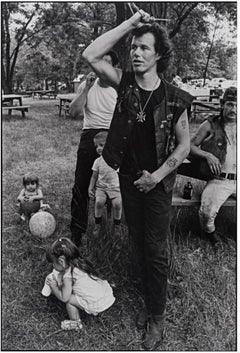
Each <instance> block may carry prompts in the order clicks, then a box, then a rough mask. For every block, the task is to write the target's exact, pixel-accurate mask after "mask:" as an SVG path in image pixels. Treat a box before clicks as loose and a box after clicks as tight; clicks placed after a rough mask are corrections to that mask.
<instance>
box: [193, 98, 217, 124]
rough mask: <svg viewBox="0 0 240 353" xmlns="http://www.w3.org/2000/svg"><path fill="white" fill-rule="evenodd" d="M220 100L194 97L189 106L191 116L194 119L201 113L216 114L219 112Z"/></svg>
mask: <svg viewBox="0 0 240 353" xmlns="http://www.w3.org/2000/svg"><path fill="white" fill-rule="evenodd" d="M220 107H221V106H220V102H219V101H217V102H212V101H211V102H206V101H200V100H198V99H194V100H193V101H192V106H191V118H193V119H196V117H197V115H199V114H202V113H209V114H217V113H220Z"/></svg>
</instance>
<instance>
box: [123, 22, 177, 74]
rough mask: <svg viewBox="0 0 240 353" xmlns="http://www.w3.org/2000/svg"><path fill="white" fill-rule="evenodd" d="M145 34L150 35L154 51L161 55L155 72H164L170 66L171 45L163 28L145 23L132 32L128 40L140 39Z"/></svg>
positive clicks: (156, 24) (155, 24)
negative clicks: (153, 41)
mask: <svg viewBox="0 0 240 353" xmlns="http://www.w3.org/2000/svg"><path fill="white" fill-rule="evenodd" d="M145 33H152V34H153V36H154V38H155V44H154V47H155V51H156V53H158V54H160V55H161V58H160V59H159V60H158V62H157V72H158V73H162V72H164V71H165V70H166V69H167V68H168V66H169V65H170V61H171V58H172V45H171V42H170V39H169V37H168V33H167V31H166V29H165V28H163V27H161V26H160V25H159V24H158V23H152V24H149V23H146V24H144V25H142V26H141V27H139V28H135V29H133V30H132V32H131V35H130V40H132V38H133V36H135V37H141V36H142V35H144V34H145Z"/></svg>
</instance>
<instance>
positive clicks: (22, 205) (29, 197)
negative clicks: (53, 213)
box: [15, 173, 50, 221]
mask: <svg viewBox="0 0 240 353" xmlns="http://www.w3.org/2000/svg"><path fill="white" fill-rule="evenodd" d="M23 186H24V188H23V189H22V190H21V192H20V194H19V195H18V198H17V200H18V206H19V213H16V214H15V215H16V216H17V217H18V220H19V221H21V220H23V221H25V220H26V219H29V218H30V217H31V215H32V214H33V213H36V212H38V211H39V210H40V209H42V210H46V209H49V208H50V207H49V205H48V204H43V193H42V190H41V189H40V187H39V178H38V176H37V175H35V174H32V173H28V174H26V175H24V177H23Z"/></svg>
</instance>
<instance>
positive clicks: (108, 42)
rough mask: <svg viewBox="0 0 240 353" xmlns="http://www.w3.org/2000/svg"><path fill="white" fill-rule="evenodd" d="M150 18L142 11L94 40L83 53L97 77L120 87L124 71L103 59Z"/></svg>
mask: <svg viewBox="0 0 240 353" xmlns="http://www.w3.org/2000/svg"><path fill="white" fill-rule="evenodd" d="M148 17H150V16H149V15H148V14H147V13H145V12H144V11H142V10H140V12H136V13H135V14H134V15H133V16H132V17H131V18H129V19H128V20H126V21H124V22H122V23H121V24H120V25H119V26H117V27H115V28H114V29H112V30H110V31H108V32H106V33H104V34H103V35H101V36H100V37H98V38H97V39H96V40H94V42H92V43H91V44H90V45H89V46H88V47H87V48H86V49H85V50H84V52H83V57H84V58H85V59H86V61H87V62H88V63H89V65H90V66H91V68H92V69H93V71H94V72H96V74H97V76H99V77H100V78H102V79H103V80H104V81H105V82H106V83H108V84H109V85H110V86H112V87H113V88H115V89H117V88H118V86H119V83H120V80H121V77H122V71H121V70H119V69H116V68H114V67H112V66H111V65H110V64H109V63H107V62H106V61H104V60H103V57H104V55H106V54H107V53H108V52H109V51H110V50H111V49H112V48H113V47H114V45H115V44H116V43H117V42H118V41H119V40H120V39H121V38H123V37H124V36H125V35H126V34H128V33H129V32H130V31H131V30H133V29H134V28H135V27H137V26H138V25H139V24H140V22H141V21H145V22H147V19H148Z"/></svg>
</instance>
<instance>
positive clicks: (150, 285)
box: [83, 10, 192, 350]
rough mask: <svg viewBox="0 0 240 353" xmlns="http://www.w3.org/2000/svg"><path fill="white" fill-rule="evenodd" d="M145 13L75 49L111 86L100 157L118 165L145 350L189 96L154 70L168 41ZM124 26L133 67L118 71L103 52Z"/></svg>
mask: <svg viewBox="0 0 240 353" xmlns="http://www.w3.org/2000/svg"><path fill="white" fill-rule="evenodd" d="M149 20H150V16H149V15H148V14H147V13H146V12H144V11H142V10H140V11H139V12H137V13H136V14H134V15H133V16H132V17H131V18H130V19H128V20H126V21H124V22H123V23H122V24H120V25H119V26H118V27H116V28H114V29H112V30H110V31H109V32H107V33H105V34H103V35H102V36H100V37H99V38H97V39H96V40H95V41H94V42H93V43H91V44H90V46H89V47H88V48H86V50H85V51H84V53H83V56H84V57H85V59H86V60H87V61H88V63H89V64H90V65H91V67H92V69H93V70H94V71H95V72H96V74H97V75H98V76H99V77H101V78H102V79H103V80H104V81H105V82H107V83H108V84H109V85H111V86H112V87H114V88H115V89H117V90H118V101H117V105H116V108H115V111H114V116H113V120H112V123H111V126H110V130H109V134H108V138H107V141H106V145H105V147H104V150H103V158H104V159H105V161H106V162H107V163H108V164H109V165H110V166H111V167H112V168H114V169H116V170H117V169H118V168H120V171H119V178H120V188H121V194H122V199H123V207H124V210H125V216H126V221H127V225H128V229H129V234H130V236H132V238H133V240H134V242H135V245H136V249H137V250H138V251H139V253H140V254H141V256H142V258H141V264H142V265H143V271H142V281H143V285H144V292H145V293H144V294H145V306H144V307H143V308H142V310H141V311H140V312H139V315H138V318H137V326H138V327H139V328H145V327H147V331H146V333H145V336H144V342H143V345H144V348H145V349H150V350H153V349H155V348H156V347H157V346H158V345H159V343H160V342H161V340H162V335H163V329H164V317H165V309H166V297H167V276H168V271H169V265H168V251H167V234H168V231H169V223H170V211H171V203H172V189H173V185H174V182H175V177H176V168H177V166H178V165H179V164H180V163H182V161H183V160H184V159H185V158H186V156H187V155H188V153H189V150H190V137H189V128H188V118H187V111H186V109H187V108H188V107H189V105H190V104H191V101H192V97H191V96H190V95H189V94H188V93H187V92H184V91H182V90H180V89H178V88H177V87H174V86H172V85H170V84H169V83H167V82H166V81H164V80H163V79H161V78H160V76H159V74H160V73H162V72H163V71H165V70H166V68H167V66H168V64H169V61H170V57H171V48H170V43H169V40H168V37H167V34H166V32H165V30H164V29H163V28H161V27H160V26H159V25H157V24H152V25H151V24H149V23H146V22H149ZM144 23H145V24H144ZM131 31H132V42H131V52H130V57H131V64H132V69H133V72H125V71H124V72H123V71H121V70H117V69H115V68H113V67H112V66H111V65H109V64H108V63H107V62H106V61H104V60H103V58H104V55H105V54H106V53H107V52H108V51H109V50H110V49H111V48H112V47H113V46H114V45H115V44H116V43H117V42H118V41H119V40H120V39H121V38H122V37H124V36H125V35H127V34H129V33H130V32H131ZM147 323H148V325H147Z"/></svg>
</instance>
